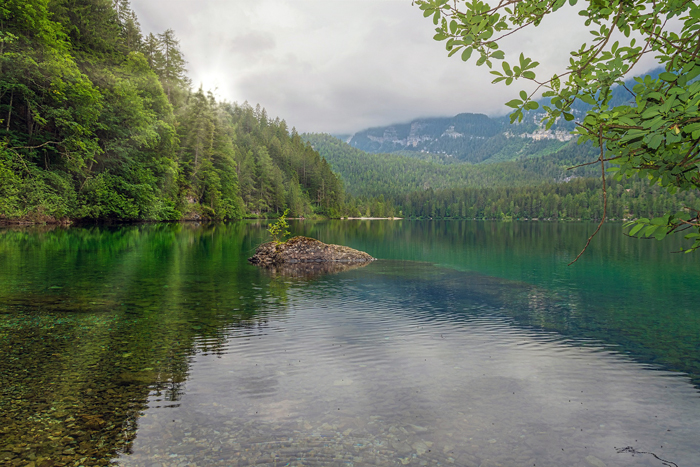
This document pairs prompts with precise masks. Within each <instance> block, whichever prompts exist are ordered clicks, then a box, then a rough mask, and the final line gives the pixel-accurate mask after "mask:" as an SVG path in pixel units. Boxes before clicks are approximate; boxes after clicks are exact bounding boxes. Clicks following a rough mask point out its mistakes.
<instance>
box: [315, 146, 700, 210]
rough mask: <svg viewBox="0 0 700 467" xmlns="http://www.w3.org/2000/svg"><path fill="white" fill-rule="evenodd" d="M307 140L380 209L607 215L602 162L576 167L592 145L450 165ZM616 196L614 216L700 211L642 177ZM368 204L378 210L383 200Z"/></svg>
mask: <svg viewBox="0 0 700 467" xmlns="http://www.w3.org/2000/svg"><path fill="white" fill-rule="evenodd" d="M303 137H304V139H306V140H308V141H309V142H310V143H311V145H312V146H313V147H314V148H315V149H317V150H318V151H319V153H320V154H321V155H322V156H323V157H324V158H325V159H326V160H328V162H329V163H330V164H331V166H332V167H333V169H334V170H336V171H337V172H338V173H339V174H340V176H341V177H342V178H343V180H344V182H345V184H346V187H347V190H348V192H349V193H350V194H352V195H354V196H358V197H360V198H364V197H373V196H374V197H377V196H382V202H383V205H381V206H379V207H380V208H381V211H382V212H385V213H393V214H395V215H398V216H402V217H413V218H433V219H440V218H441V219H474V218H477V219H504V218H514V219H516V218H520V219H523V218H524V219H533V218H538V219H541V218H545V219H600V218H601V217H602V214H603V203H602V186H601V180H600V176H599V175H600V172H599V167H598V166H583V167H578V168H576V169H572V170H570V169H569V168H570V167H573V166H576V165H579V164H583V163H586V162H589V161H591V160H595V158H596V157H597V154H596V152H597V151H596V149H595V148H593V147H591V146H587V145H583V146H579V145H577V144H576V143H575V142H569V143H566V144H565V145H564V147H563V148H561V149H560V150H559V151H556V152H554V153H551V154H548V155H546V156H541V157H532V156H530V155H527V154H525V155H523V154H521V155H520V156H519V157H520V158H519V159H517V160H512V161H508V162H499V163H493V164H469V163H455V164H449V165H446V164H443V163H439V162H428V161H423V160H418V159H416V158H412V157H407V156H403V155H400V154H370V153H366V152H364V151H360V150H359V149H356V148H353V147H351V146H349V145H348V144H346V143H344V142H342V141H340V140H338V139H336V138H334V137H332V136H330V135H324V134H305V135H303ZM538 143H539V142H538ZM534 147H535V149H537V145H535V146H534ZM608 194H609V196H608V216H609V218H613V219H623V218H631V217H654V216H656V215H659V214H660V213H663V212H664V211H666V210H669V209H677V210H679V209H682V208H683V207H685V206H696V207H698V208H700V195H698V193H696V192H683V193H676V194H675V195H671V194H669V193H667V192H666V191H665V190H662V189H660V188H659V187H658V186H649V184H648V183H646V182H645V181H642V180H628V181H625V182H615V181H613V180H610V179H608ZM366 204H367V205H368V206H370V207H371V208H372V210H374V211H376V210H377V208H375V207H374V206H376V205H377V203H376V201H375V202H374V204H372V202H370V203H366ZM363 212H364V211H363Z"/></svg>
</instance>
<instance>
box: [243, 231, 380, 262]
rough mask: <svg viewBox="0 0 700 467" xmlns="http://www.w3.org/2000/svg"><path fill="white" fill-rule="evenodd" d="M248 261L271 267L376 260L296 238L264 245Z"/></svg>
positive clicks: (350, 251) (310, 239)
mask: <svg viewBox="0 0 700 467" xmlns="http://www.w3.org/2000/svg"><path fill="white" fill-rule="evenodd" d="M248 261H250V262H251V263H253V264H256V265H259V266H267V267H271V266H280V265H283V264H284V265H290V264H300V265H301V264H303V263H314V264H315V263H369V262H371V261H374V258H372V257H371V256H370V255H368V254H367V253H365V252H362V251H358V250H355V249H353V248H349V247H346V246H340V245H329V244H326V243H323V242H320V241H318V240H315V239H313V238H309V237H294V238H290V239H289V240H287V241H286V242H284V243H275V242H268V243H263V244H262V245H260V246H259V247H258V248H257V250H255V255H253V256H252V257H251V258H248Z"/></svg>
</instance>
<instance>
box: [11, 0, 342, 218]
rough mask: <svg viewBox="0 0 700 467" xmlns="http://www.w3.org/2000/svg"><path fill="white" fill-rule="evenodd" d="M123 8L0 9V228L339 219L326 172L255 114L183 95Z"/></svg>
mask: <svg viewBox="0 0 700 467" xmlns="http://www.w3.org/2000/svg"><path fill="white" fill-rule="evenodd" d="M185 65H186V61H185V58H184V56H183V54H182V52H181V50H180V46H179V41H178V40H177V38H176V36H175V33H174V32H173V31H172V30H171V29H168V30H166V31H165V32H163V33H162V34H155V35H153V34H150V35H148V36H147V37H145V38H144V37H143V36H142V35H141V31H140V26H139V23H138V18H137V17H136V15H135V14H134V12H133V11H132V10H131V7H130V5H129V1H128V0H8V1H6V2H4V3H3V4H2V6H0V175H1V177H0V195H2V200H1V201H0V220H4V221H11V222H17V221H56V220H66V219H90V220H103V221H106V220H109V221H138V220H151V221H162V220H178V219H183V218H184V219H212V220H226V219H237V218H241V217H243V216H276V215H277V214H278V213H279V212H280V211H283V210H285V209H287V208H289V209H290V210H291V212H292V213H293V214H294V215H295V216H299V217H302V216H314V215H325V216H335V217H338V216H340V215H343V214H344V213H345V212H346V210H347V209H348V207H347V206H346V205H345V193H344V188H343V185H342V183H341V182H340V180H339V179H338V177H337V176H336V175H335V174H334V173H333V172H332V171H331V169H330V166H329V165H328V163H327V162H326V161H325V160H323V158H321V157H320V156H319V154H318V153H317V152H316V151H314V150H313V149H312V148H311V147H309V146H308V145H307V144H306V143H305V142H304V141H302V140H301V138H300V137H299V135H297V134H296V132H295V131H294V130H293V129H292V131H291V132H290V131H289V129H288V127H287V124H286V123H285V122H284V120H280V119H275V120H272V119H270V118H269V117H268V116H267V113H266V111H265V109H261V108H260V107H259V106H258V107H256V108H255V109H253V108H252V107H251V106H250V105H248V104H247V103H245V104H243V105H237V104H229V103H226V102H217V100H216V99H215V98H214V96H213V95H211V93H206V92H204V91H203V90H202V89H199V90H196V91H195V90H193V89H191V87H190V82H189V79H188V78H187V76H186V69H185Z"/></svg>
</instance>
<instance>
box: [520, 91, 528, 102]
mask: <svg viewBox="0 0 700 467" xmlns="http://www.w3.org/2000/svg"><path fill="white" fill-rule="evenodd" d="M520 98H521V99H522V100H524V101H525V100H527V93H526V92H525V91H520Z"/></svg>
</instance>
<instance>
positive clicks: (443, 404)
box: [0, 221, 700, 467]
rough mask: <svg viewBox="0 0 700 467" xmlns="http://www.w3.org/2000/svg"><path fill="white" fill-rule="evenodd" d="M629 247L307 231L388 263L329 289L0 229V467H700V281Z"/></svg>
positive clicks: (127, 247) (685, 265)
mask: <svg viewBox="0 0 700 467" xmlns="http://www.w3.org/2000/svg"><path fill="white" fill-rule="evenodd" d="M620 227H621V226H620V225H619V224H612V225H606V226H605V227H604V229H603V230H602V231H601V234H600V235H599V237H597V238H596V239H595V240H594V242H593V244H592V245H591V247H590V248H589V250H588V252H587V253H586V254H585V255H584V256H583V258H582V259H581V260H580V261H579V262H578V263H577V264H576V265H574V266H567V263H568V261H570V260H571V259H572V258H573V257H575V256H576V254H577V253H578V251H579V250H580V248H581V247H582V246H583V244H584V243H585V241H586V238H587V236H588V234H589V233H590V232H591V231H592V230H593V229H594V226H593V225H591V224H585V223H544V222H540V223H538V222H502V223H499V222H478V221H473V222H471V221H465V222H462V221H453V222H449V221H446V222H433V221H420V222H419V221H327V222H315V223H314V222H304V223H300V222H297V223H293V224H292V231H293V233H295V234H303V235H309V236H313V237H315V238H318V239H320V240H322V241H325V242H331V243H340V244H343V245H347V246H351V247H354V248H357V249H360V250H363V251H367V252H368V253H370V254H372V255H373V256H375V257H377V258H379V260H378V261H376V262H374V263H371V264H370V265H368V266H366V267H359V268H355V269H352V270H348V271H344V272H339V273H336V274H323V275H321V274H317V275H304V274H302V273H299V272H296V273H293V274H291V275H282V274H271V273H270V272H267V271H265V270H261V269H259V268H256V267H254V266H251V265H249V264H247V262H246V258H247V257H249V256H251V255H252V253H253V251H254V249H255V246H256V245H257V244H259V243H261V242H262V241H265V240H266V237H267V235H266V232H265V229H264V225H260V224H257V223H250V222H247V223H245V222H241V223H234V224H227V225H201V226H198V225H187V224H185V225H181V224H176V225H139V226H127V227H89V228H69V229H63V228H53V227H49V228H22V229H12V228H5V229H0V355H1V356H2V358H0V381H1V383H0V465H3V466H4V465H7V466H24V465H30V466H32V467H50V466H63V465H66V466H68V465H70V466H78V465H85V466H87V465H107V464H110V463H111V464H117V465H121V466H146V467H154V466H158V467H165V466H173V467H175V466H178V467H179V466H195V465H196V466H199V467H204V466H243V465H269V466H287V465H289V466H301V465H332V466H365V465H377V466H394V465H410V466H437V465H455V466H466V467H479V466H482V467H497V466H506V467H510V466H518V467H519V466H530V465H532V466H552V467H555V466H556V467H562V466H570V467H578V466H580V467H600V466H608V467H612V466H620V467H621V466H663V465H668V466H672V465H677V466H679V467H692V466H698V465H700V392H699V388H700V306H699V305H698V302H699V299H700V291H699V289H698V284H700V267H699V265H700V262H699V261H698V258H699V257H698V254H697V253H696V254H695V255H686V254H676V253H672V252H673V251H675V250H678V249H679V248H680V247H681V240H672V241H670V242H669V241H665V242H657V241H655V240H652V241H638V240H633V239H629V238H626V237H624V236H623V235H622V234H621V229H620ZM652 453H653V454H652ZM664 460H665V461H668V462H667V463H666V464H664V463H663V461H664Z"/></svg>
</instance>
